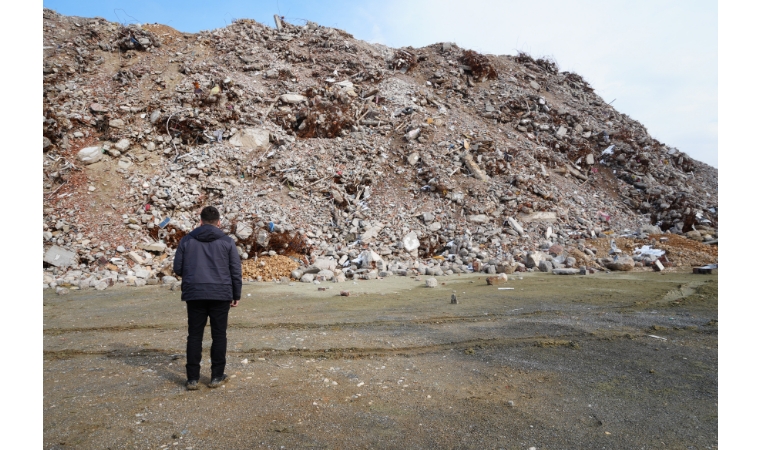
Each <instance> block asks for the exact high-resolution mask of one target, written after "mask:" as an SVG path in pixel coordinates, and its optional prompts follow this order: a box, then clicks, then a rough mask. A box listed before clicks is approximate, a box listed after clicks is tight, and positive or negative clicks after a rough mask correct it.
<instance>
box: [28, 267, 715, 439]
mask: <svg viewBox="0 0 760 450" xmlns="http://www.w3.org/2000/svg"><path fill="white" fill-rule="evenodd" d="M515 275H516V276H515V277H514V278H512V276H510V282H509V283H508V284H507V285H506V286H507V287H512V288H514V289H513V290H506V289H503V290H499V289H497V287H495V286H487V285H486V283H485V277H484V276H482V275H481V276H478V275H474V274H473V275H463V276H460V277H444V278H439V286H438V287H437V288H425V287H424V279H423V280H417V279H415V278H401V277H391V278H388V279H384V280H372V281H361V282H356V283H354V282H351V281H349V282H347V283H342V284H332V283H330V284H322V285H320V286H319V287H327V290H325V291H318V290H317V288H318V286H315V285H313V284H304V283H296V284H294V285H284V284H283V285H280V284H275V283H251V284H246V285H244V287H243V301H242V302H241V305H240V306H239V307H237V308H234V309H232V312H231V315H230V325H229V331H228V364H227V373H228V374H229V375H230V376H232V377H233V378H232V379H231V380H230V381H229V382H228V383H227V384H226V385H225V386H224V387H222V388H219V389H215V390H212V389H209V388H208V387H207V386H206V385H205V383H207V382H208V381H209V380H208V375H209V364H208V360H207V358H208V346H209V345H210V336H209V331H208V330H207V331H206V336H205V337H206V340H205V341H204V365H203V367H202V378H201V383H202V386H201V389H200V390H199V391H194V392H188V391H186V390H185V389H184V386H183V383H184V381H185V373H184V360H185V357H184V348H185V337H186V331H185V326H186V315H185V309H184V306H183V303H182V302H181V301H180V294H179V292H172V291H169V290H167V289H165V288H160V287H152V286H147V287H144V288H113V289H109V290H106V291H102V292H98V291H92V290H88V291H81V292H79V291H72V292H71V293H70V294H69V295H67V296H56V295H55V293H53V292H51V291H49V290H46V291H45V293H44V331H43V335H44V400H43V402H44V430H43V432H44V448H46V449H65V448H77V449H89V448H97V449H105V448H109V449H121V448H138V449H148V448H152V449H158V448H177V449H196V450H200V449H243V448H277V449H288V448H325V449H331V448H404V449H412V448H422V449H427V448H477V449H483V448H494V449H496V448H503V449H526V450H527V449H530V448H531V447H535V448H536V449H558V448H595V449H603V448H607V449H651V448H663V449H691V448H700V449H703V448H717V445H718V405H717V402H718V320H717V319H718V276H717V275H693V274H691V273H683V272H681V273H675V272H669V273H662V274H658V273H644V272H638V273H610V274H605V273H597V274H594V275H589V276H558V275H550V274H545V273H531V274H515ZM443 283H445V284H443ZM341 290H348V291H350V292H351V295H350V296H349V297H341V296H339V292H340V291H341ZM452 293H456V296H457V298H458V301H459V304H451V301H450V299H451V295H452Z"/></svg>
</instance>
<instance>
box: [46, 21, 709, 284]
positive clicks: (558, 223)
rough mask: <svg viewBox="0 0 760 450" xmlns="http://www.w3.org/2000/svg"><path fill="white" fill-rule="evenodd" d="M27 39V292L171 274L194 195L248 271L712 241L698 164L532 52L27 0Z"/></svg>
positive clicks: (565, 258)
mask: <svg viewBox="0 0 760 450" xmlns="http://www.w3.org/2000/svg"><path fill="white" fill-rule="evenodd" d="M43 38H44V58H43V77H44V78H43V80H44V82H43V111H44V119H43V154H44V156H43V161H44V163H43V187H44V197H43V244H44V251H45V254H44V258H43V260H44V266H45V269H44V277H45V278H44V286H47V287H52V288H55V287H59V286H62V287H68V286H74V287H80V288H83V287H88V286H93V287H97V286H100V287H102V286H103V285H106V287H109V286H111V285H113V284H114V283H127V284H133V285H142V284H157V283H164V284H168V285H174V283H175V282H176V280H175V279H174V276H173V275H172V273H171V260H172V256H173V252H174V249H175V248H176V246H177V244H178V242H179V239H181V237H182V236H184V234H186V233H187V232H189V231H190V230H192V229H193V228H194V227H195V226H197V224H198V213H199V210H200V208H202V207H203V206H204V205H207V204H212V205H215V206H217V207H218V208H219V210H220V212H221V213H222V215H223V220H222V228H223V230H224V231H225V232H226V233H228V234H229V235H230V236H231V237H232V238H233V239H234V240H235V241H236V243H237V245H238V251H239V253H240V255H241V257H242V258H243V260H244V261H246V263H245V264H246V268H247V269H246V270H247V276H248V277H249V278H250V279H254V280H255V279H259V277H260V279H261V280H271V279H275V280H279V279H280V278H282V277H283V276H290V277H291V278H292V279H298V280H301V281H334V280H337V281H341V280H345V279H347V278H355V279H361V278H365V279H367V278H375V277H385V276H392V275H413V276H417V275H430V276H444V275H447V274H455V273H461V272H465V271H480V272H485V273H488V274H497V273H511V272H514V271H523V270H545V271H552V270H555V269H565V268H580V267H589V268H596V269H603V268H605V267H606V266H605V264H606V262H605V261H604V258H607V257H613V259H614V256H621V255H608V254H607V253H605V254H599V249H604V244H602V243H601V242H602V240H603V239H602V238H604V239H607V238H618V240H617V242H618V248H619V249H621V252H624V253H625V255H623V256H628V257H630V258H632V263H633V264H632V265H631V267H632V268H635V267H646V266H649V265H651V261H649V260H648V259H640V260H635V258H634V255H633V253H632V251H633V249H632V248H629V246H627V245H623V244H622V243H623V241H622V240H621V239H622V238H621V236H627V237H629V238H631V239H637V240H641V241H642V242H646V243H649V242H650V241H651V240H652V239H653V238H654V237H655V236H658V237H659V236H661V235H662V236H665V237H669V238H671V237H672V236H683V237H684V238H688V239H691V241H690V242H693V244H694V245H695V247H696V248H697V250H696V252H697V253H699V252H701V253H700V254H704V253H708V254H709V253H710V252H711V250H709V249H710V248H711V247H710V245H708V243H711V244H717V228H718V204H717V199H718V195H717V190H718V181H717V180H718V178H717V169H714V168H712V167H710V166H707V165H705V164H703V163H701V162H699V161H695V160H693V159H691V158H690V157H689V156H688V155H686V154H685V153H682V152H680V151H679V150H677V149H675V148H673V147H669V146H667V145H666V144H663V143H661V142H659V141H657V140H656V139H654V138H653V137H651V136H650V135H649V134H648V133H647V130H646V128H644V127H643V126H642V125H641V124H640V123H638V122H636V121H634V120H633V119H631V118H629V117H627V116H626V115H625V114H620V113H618V112H617V111H615V109H614V108H613V107H612V106H610V105H608V104H606V103H605V102H604V101H603V100H602V99H601V98H600V97H599V96H597V95H596V94H595V93H594V90H593V88H592V87H591V86H590V85H589V84H588V83H587V82H585V81H584V80H583V78H582V77H580V76H579V75H577V74H575V73H570V72H560V71H559V69H558V67H557V65H556V64H555V63H554V62H552V61H550V60H547V59H534V58H532V57H531V56H529V55H526V54H524V53H521V54H519V55H517V56H492V55H481V54H478V53H476V52H474V51H471V50H465V49H461V48H459V47H458V46H457V45H456V44H453V43H439V44H434V45H430V46H427V47H423V48H411V47H407V48H403V49H391V48H388V47H385V46H383V45H379V44H369V43H366V42H363V41H359V40H356V39H354V38H353V37H352V36H351V35H349V34H348V33H346V32H344V31H341V30H337V29H334V28H329V27H324V26H320V25H318V24H315V23H312V22H307V23H306V24H305V25H303V26H297V25H294V24H290V23H287V22H285V21H282V20H281V19H279V18H278V20H277V27H276V28H270V27H267V26H265V25H263V24H260V23H257V22H255V21H253V20H247V19H244V20H236V21H234V22H233V23H232V24H231V25H229V26H227V27H225V28H221V29H217V30H213V31H203V32H200V33H198V34H186V33H181V32H178V31H176V30H173V29H172V28H170V27H167V26H164V25H157V24H154V25H142V26H139V25H130V26H129V27H125V26H122V25H120V24H115V23H110V22H108V21H106V20H104V19H100V18H97V19H85V18H79V17H67V16H62V15H59V14H57V13H56V12H54V11H52V10H50V9H44V10H43ZM654 241H655V242H654V245H655V246H658V248H662V249H664V250H665V251H666V254H667V253H674V252H675V250H673V249H672V248H668V243H666V241H662V240H659V239H654ZM667 242H669V243H672V242H676V239H672V240H670V241H667ZM712 248H713V249H715V252H714V253H715V257H714V260H711V261H707V262H705V261H704V260H703V259H702V258H701V257H695V256H694V255H695V254H691V255H689V254H682V253H679V254H678V256H676V255H675V254H674V255H672V256H673V258H671V259H670V263H671V266H673V265H675V266H676V267H678V266H688V265H691V264H700V265H701V264H706V263H708V262H716V261H717V247H712ZM706 249H707V250H706ZM51 252H52V253H51ZM270 255H273V256H270ZM273 258H274V259H273ZM283 258H285V259H288V261H289V263H288V269H287V270H286V269H285V268H284V266H283V268H278V269H277V270H274V271H272V272H266V271H263V270H262V267H266V266H261V263H262V262H266V261H270V262H269V263H267V264H269V265H271V266H274V265H275V264H274V261H281V262H284V261H285V260H284V259H283ZM248 261H253V263H250V262H248ZM296 261H300V262H298V263H297V262H296ZM290 263H292V264H290ZM257 264H258V266H257ZM293 264H295V265H296V266H295V267H294V268H290V266H291V265H293Z"/></svg>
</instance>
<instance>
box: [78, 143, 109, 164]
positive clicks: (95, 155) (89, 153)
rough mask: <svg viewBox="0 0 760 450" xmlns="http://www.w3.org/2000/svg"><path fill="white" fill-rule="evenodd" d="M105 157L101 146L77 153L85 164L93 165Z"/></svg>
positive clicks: (87, 148)
mask: <svg viewBox="0 0 760 450" xmlns="http://www.w3.org/2000/svg"><path fill="white" fill-rule="evenodd" d="M102 157H103V151H102V148H101V147H100V146H94V147H85V148H83V149H82V150H79V151H78V152H77V158H78V159H79V160H80V161H82V162H83V163H84V164H93V163H96V162H98V161H100V159H101V158H102Z"/></svg>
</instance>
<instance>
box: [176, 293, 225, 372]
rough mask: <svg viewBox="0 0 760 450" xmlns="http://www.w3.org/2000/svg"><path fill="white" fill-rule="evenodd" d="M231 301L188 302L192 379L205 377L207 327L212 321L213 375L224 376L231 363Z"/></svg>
mask: <svg viewBox="0 0 760 450" xmlns="http://www.w3.org/2000/svg"><path fill="white" fill-rule="evenodd" d="M230 303H232V302H226V301H221V300H188V301H186V302H185V304H186V305H187V364H185V369H186V370H187V379H188V380H198V379H200V376H201V357H202V353H203V329H204V328H205V327H206V322H207V321H208V320H209V319H210V320H211V339H212V340H211V378H214V377H221V376H222V375H223V374H224V366H225V365H226V364H227V316H228V315H229V312H230Z"/></svg>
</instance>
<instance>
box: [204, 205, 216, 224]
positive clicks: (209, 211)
mask: <svg viewBox="0 0 760 450" xmlns="http://www.w3.org/2000/svg"><path fill="white" fill-rule="evenodd" d="M217 220H219V210H218V209H216V208H214V207H213V206H207V207H205V208H203V210H201V222H203V223H216V221H217Z"/></svg>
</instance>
